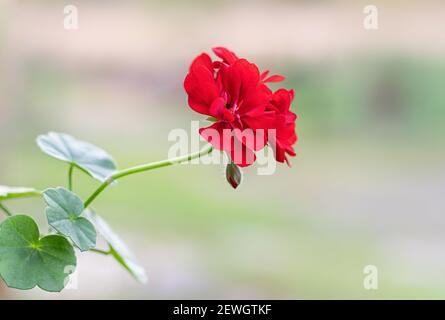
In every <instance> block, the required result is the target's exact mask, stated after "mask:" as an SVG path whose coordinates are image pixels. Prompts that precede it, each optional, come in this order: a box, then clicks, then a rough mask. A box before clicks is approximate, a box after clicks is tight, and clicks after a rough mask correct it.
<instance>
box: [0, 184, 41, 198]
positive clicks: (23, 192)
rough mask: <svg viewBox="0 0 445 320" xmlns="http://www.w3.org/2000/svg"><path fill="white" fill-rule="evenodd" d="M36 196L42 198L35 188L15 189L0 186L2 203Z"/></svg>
mask: <svg viewBox="0 0 445 320" xmlns="http://www.w3.org/2000/svg"><path fill="white" fill-rule="evenodd" d="M36 196H40V191H38V190H36V189H33V188H15V187H7V186H0V201H3V200H8V199H14V198H25V197H36Z"/></svg>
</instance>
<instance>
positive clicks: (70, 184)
mask: <svg viewBox="0 0 445 320" xmlns="http://www.w3.org/2000/svg"><path fill="white" fill-rule="evenodd" d="M73 170H74V165H73V164H70V169H69V170H68V190H69V191H72V190H73Z"/></svg>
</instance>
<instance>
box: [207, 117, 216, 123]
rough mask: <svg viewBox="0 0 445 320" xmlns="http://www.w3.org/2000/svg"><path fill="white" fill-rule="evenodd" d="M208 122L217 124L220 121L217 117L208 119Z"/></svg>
mask: <svg viewBox="0 0 445 320" xmlns="http://www.w3.org/2000/svg"><path fill="white" fill-rule="evenodd" d="M206 120H207V121H209V122H217V121H218V119H217V118H215V117H207V118H206Z"/></svg>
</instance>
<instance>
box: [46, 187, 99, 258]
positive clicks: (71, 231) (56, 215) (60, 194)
mask: <svg viewBox="0 0 445 320" xmlns="http://www.w3.org/2000/svg"><path fill="white" fill-rule="evenodd" d="M43 197H44V198H45V201H46V203H47V204H48V207H47V208H46V216H47V218H48V223H49V225H50V226H51V227H53V228H54V229H56V230H57V231H58V232H60V233H61V234H63V235H65V236H67V237H68V238H70V239H71V240H72V241H73V242H74V244H75V245H76V246H77V247H78V248H79V249H80V250H81V251H87V250H89V249H92V248H94V247H95V246H96V237H97V235H96V230H95V228H94V226H93V224H92V223H91V222H90V221H89V220H88V219H86V218H83V217H81V216H80V215H81V214H82V211H83V210H84V206H83V202H82V200H80V199H79V197H78V196H76V195H75V194H74V193H72V192H71V191H68V190H66V189H64V188H57V189H53V188H51V189H46V190H45V191H44V192H43Z"/></svg>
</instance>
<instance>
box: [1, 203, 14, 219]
mask: <svg viewBox="0 0 445 320" xmlns="http://www.w3.org/2000/svg"><path fill="white" fill-rule="evenodd" d="M0 209H2V210H3V211H4V212H5V213H6V215H7V216H9V217H11V216H12V213H11V211H9V210H8V208H6V207H5V206H4V205H3V204H1V203H0Z"/></svg>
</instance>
